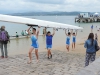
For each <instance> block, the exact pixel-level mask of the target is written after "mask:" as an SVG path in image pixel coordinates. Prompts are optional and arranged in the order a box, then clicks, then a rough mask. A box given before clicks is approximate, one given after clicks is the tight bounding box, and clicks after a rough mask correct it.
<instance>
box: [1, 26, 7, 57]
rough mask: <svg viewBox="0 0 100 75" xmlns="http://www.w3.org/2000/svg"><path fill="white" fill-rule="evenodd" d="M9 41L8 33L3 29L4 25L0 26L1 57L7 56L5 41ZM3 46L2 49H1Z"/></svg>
mask: <svg viewBox="0 0 100 75" xmlns="http://www.w3.org/2000/svg"><path fill="white" fill-rule="evenodd" d="M8 41H9V35H8V32H7V31H6V30H5V26H1V30H0V44H1V58H4V53H5V58H8V52H7V43H8ZM3 46H4V51H3Z"/></svg>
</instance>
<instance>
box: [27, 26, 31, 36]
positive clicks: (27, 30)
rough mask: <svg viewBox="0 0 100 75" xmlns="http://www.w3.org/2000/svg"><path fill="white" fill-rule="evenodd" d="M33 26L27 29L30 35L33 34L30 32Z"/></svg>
mask: <svg viewBox="0 0 100 75" xmlns="http://www.w3.org/2000/svg"><path fill="white" fill-rule="evenodd" d="M31 27H32V26H31ZM31 27H30V28H28V30H27V32H28V34H29V35H31V33H30V29H31Z"/></svg>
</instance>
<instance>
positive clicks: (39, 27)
mask: <svg viewBox="0 0 100 75" xmlns="http://www.w3.org/2000/svg"><path fill="white" fill-rule="evenodd" d="M39 31H40V27H39V26H38V30H37V37H38V35H39Z"/></svg>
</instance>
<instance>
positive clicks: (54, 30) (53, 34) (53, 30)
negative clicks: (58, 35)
mask: <svg viewBox="0 0 100 75" xmlns="http://www.w3.org/2000/svg"><path fill="white" fill-rule="evenodd" d="M54 34H55V29H54V28H53V34H52V36H54Z"/></svg>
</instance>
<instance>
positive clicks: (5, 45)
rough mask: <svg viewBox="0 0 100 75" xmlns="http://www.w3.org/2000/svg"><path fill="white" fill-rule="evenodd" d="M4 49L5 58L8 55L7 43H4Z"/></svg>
mask: <svg viewBox="0 0 100 75" xmlns="http://www.w3.org/2000/svg"><path fill="white" fill-rule="evenodd" d="M4 49H5V58H7V57H8V51H7V44H4Z"/></svg>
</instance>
